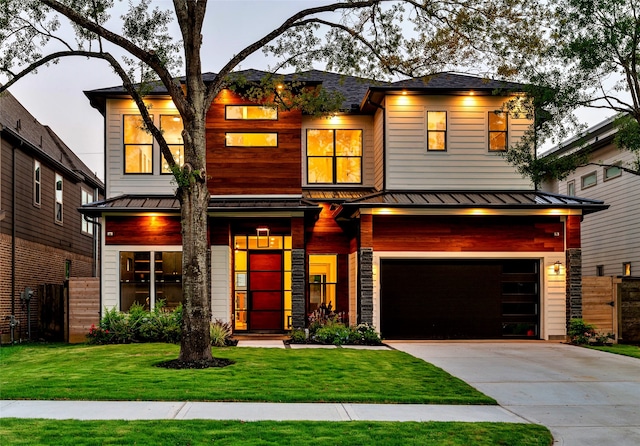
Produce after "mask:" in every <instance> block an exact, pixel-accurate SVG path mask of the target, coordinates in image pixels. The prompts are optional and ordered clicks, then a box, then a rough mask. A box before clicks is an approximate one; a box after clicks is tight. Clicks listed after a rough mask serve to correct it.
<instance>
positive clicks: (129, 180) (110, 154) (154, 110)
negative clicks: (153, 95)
mask: <svg viewBox="0 0 640 446" xmlns="http://www.w3.org/2000/svg"><path fill="white" fill-rule="evenodd" d="M146 102H147V103H148V104H150V105H151V109H150V113H151V114H152V115H153V119H154V122H155V123H156V125H158V126H159V125H160V115H175V114H178V112H177V110H176V108H175V106H174V105H173V102H171V101H170V100H149V101H146ZM139 114H140V112H139V111H138V109H137V107H136V106H135V103H134V102H133V101H131V100H124V99H110V100H108V101H107V109H106V116H107V117H106V119H105V127H106V130H105V134H106V154H105V156H106V172H105V178H106V181H105V183H106V198H112V197H117V196H119V195H123V194H173V193H174V192H175V186H174V185H172V184H171V179H172V178H173V176H172V175H160V166H161V161H162V154H161V153H160V148H159V147H158V144H157V143H155V141H154V147H153V175H131V174H129V175H125V174H124V159H123V158H124V146H123V129H122V125H123V116H124V115H139Z"/></svg>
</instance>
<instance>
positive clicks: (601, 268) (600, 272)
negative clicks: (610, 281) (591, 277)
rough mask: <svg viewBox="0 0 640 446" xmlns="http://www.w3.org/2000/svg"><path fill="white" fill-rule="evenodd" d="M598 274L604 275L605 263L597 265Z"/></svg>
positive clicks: (599, 275)
mask: <svg viewBox="0 0 640 446" xmlns="http://www.w3.org/2000/svg"><path fill="white" fill-rule="evenodd" d="M596 276H598V277H602V276H604V265H596Z"/></svg>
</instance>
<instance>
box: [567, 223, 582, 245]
mask: <svg viewBox="0 0 640 446" xmlns="http://www.w3.org/2000/svg"><path fill="white" fill-rule="evenodd" d="M581 219H582V217H581V216H579V215H569V216H568V217H567V249H571V248H580V247H581V235H580V221H581Z"/></svg>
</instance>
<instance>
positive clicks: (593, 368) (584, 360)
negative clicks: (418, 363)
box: [386, 341, 640, 446]
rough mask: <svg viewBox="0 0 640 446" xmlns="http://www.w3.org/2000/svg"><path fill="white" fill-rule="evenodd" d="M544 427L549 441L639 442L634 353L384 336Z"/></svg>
mask: <svg viewBox="0 0 640 446" xmlns="http://www.w3.org/2000/svg"><path fill="white" fill-rule="evenodd" d="M386 343H387V344H388V345H390V346H392V347H393V348H396V349H398V350H401V351H404V352H406V353H409V354H411V355H413V356H416V357H418V358H421V359H424V360H425V361H427V362H430V363H432V364H434V365H436V366H438V367H440V368H442V369H444V370H446V371H447V372H449V373H451V374H452V375H454V376H457V377H459V378H460V379H462V380H464V381H466V382H467V383H469V384H471V385H472V386H474V387H475V388H477V389H478V390H480V391H481V392H483V393H485V394H486V395H489V396H491V397H493V398H495V399H496V400H497V401H498V403H499V404H500V405H501V406H502V407H504V408H505V409H507V410H509V411H511V412H513V413H515V414H517V415H519V416H521V417H523V418H525V419H527V420H529V421H531V422H533V423H536V424H542V425H544V426H547V427H548V428H549V429H550V430H551V432H552V433H553V436H554V438H555V442H554V445H563V446H578V445H580V446H588V445H593V446H604V445H616V446H622V445H629V446H637V445H640V359H635V358H629V357H625V356H620V355H614V354H610V353H603V352H599V351H595V350H589V349H586V348H581V347H575V346H571V345H565V344H559V343H551V342H544V341H538V342H530V341H528V342H446V341H443V342H428V341H423V342H400V341H390V342H386Z"/></svg>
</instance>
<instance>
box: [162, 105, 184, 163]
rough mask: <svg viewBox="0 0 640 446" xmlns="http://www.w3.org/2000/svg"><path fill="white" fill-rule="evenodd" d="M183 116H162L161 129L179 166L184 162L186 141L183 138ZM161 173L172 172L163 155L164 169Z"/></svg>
mask: <svg viewBox="0 0 640 446" xmlns="http://www.w3.org/2000/svg"><path fill="white" fill-rule="evenodd" d="M182 129H183V126H182V118H181V117H180V116H177V115H162V116H160V130H161V131H162V135H163V136H164V139H165V141H167V145H168V146H169V150H171V154H172V155H173V159H174V161H175V162H176V164H177V165H178V166H182V165H183V164H184V141H183V140H182ZM160 173H171V169H169V163H167V160H165V159H164V156H162V169H161V170H160Z"/></svg>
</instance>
